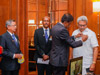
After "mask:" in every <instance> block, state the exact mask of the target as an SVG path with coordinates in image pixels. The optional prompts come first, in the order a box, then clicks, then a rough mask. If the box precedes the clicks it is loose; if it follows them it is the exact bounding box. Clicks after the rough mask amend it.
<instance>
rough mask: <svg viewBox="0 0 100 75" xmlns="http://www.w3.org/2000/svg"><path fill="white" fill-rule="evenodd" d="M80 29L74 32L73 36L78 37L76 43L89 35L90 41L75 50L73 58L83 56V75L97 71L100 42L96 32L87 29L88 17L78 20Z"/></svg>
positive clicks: (81, 17)
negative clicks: (99, 44)
mask: <svg viewBox="0 0 100 75" xmlns="http://www.w3.org/2000/svg"><path fill="white" fill-rule="evenodd" d="M77 23H78V27H79V29H77V30H75V31H74V32H73V34H72V35H73V36H75V35H76V36H77V38H76V39H75V40H76V41H78V40H80V39H82V38H81V37H80V36H83V35H88V39H87V40H86V41H85V42H83V46H81V47H77V48H74V49H73V58H76V57H80V56H83V71H82V75H85V74H86V73H87V72H92V71H94V69H95V64H96V59H97V55H98V41H97V38H96V34H95V32H93V31H92V30H90V29H89V28H87V23H88V19H87V17H86V16H80V17H79V18H78V19H77Z"/></svg>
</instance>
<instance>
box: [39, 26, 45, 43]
mask: <svg viewBox="0 0 100 75" xmlns="http://www.w3.org/2000/svg"><path fill="white" fill-rule="evenodd" d="M40 34H41V35H40V36H41V39H43V40H44V41H45V43H46V39H45V33H44V30H43V28H41V31H40Z"/></svg>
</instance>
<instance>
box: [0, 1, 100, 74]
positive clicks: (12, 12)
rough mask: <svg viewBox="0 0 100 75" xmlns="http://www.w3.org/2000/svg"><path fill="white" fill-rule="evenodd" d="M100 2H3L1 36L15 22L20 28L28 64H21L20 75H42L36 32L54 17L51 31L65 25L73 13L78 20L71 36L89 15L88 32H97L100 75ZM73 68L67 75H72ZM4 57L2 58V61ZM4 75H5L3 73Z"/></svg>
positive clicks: (19, 33) (73, 25)
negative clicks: (80, 19) (46, 19)
mask: <svg viewBox="0 0 100 75" xmlns="http://www.w3.org/2000/svg"><path fill="white" fill-rule="evenodd" d="M94 2H100V0H0V35H2V34H3V33H5V32H6V27H5V22H6V20H8V19H14V20H15V21H16V23H17V24H16V25H17V31H16V34H17V35H18V37H19V40H20V49H21V51H22V53H23V54H24V59H25V62H24V63H23V64H21V69H20V71H19V75H38V72H37V66H36V61H34V59H33V58H34V53H35V52H36V49H35V47H34V32H35V30H36V29H38V28H41V27H43V25H42V18H43V17H44V16H49V17H50V28H52V27H53V26H55V24H57V23H58V22H61V17H62V16H63V14H65V13H70V14H71V15H72V16H73V17H74V20H73V22H72V23H71V26H70V27H69V28H68V31H69V33H70V35H72V32H73V31H74V30H76V29H77V28H78V26H77V18H78V17H79V16H82V15H85V16H87V18H88V28H89V29H91V30H92V31H94V32H95V34H96V37H97V40H98V43H99V49H98V57H97V61H96V68H95V71H94V72H95V75H100V69H99V67H100V5H99V6H98V4H96V6H94V5H93V3H94ZM71 49H72V48H70V50H69V64H68V68H67V69H68V71H66V75H69V70H70V69H69V68H70V55H71ZM1 59H2V57H0V60H1ZM0 75H1V71H0Z"/></svg>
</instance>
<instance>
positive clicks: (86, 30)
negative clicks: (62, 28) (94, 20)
mask: <svg viewBox="0 0 100 75" xmlns="http://www.w3.org/2000/svg"><path fill="white" fill-rule="evenodd" d="M78 31H79V32H80V30H79V29H78ZM83 32H88V28H86V29H85V30H84V31H83Z"/></svg>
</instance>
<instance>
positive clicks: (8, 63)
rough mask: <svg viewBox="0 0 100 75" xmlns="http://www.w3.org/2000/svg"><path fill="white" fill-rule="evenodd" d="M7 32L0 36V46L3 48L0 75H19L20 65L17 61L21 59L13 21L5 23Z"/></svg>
mask: <svg viewBox="0 0 100 75" xmlns="http://www.w3.org/2000/svg"><path fill="white" fill-rule="evenodd" d="M6 28H7V32H6V33H4V34H3V35H2V36H1V46H2V47H3V53H2V60H1V69H2V75H19V69H20V64H19V63H18V59H21V58H22V54H21V51H20V45H19V39H18V36H17V35H15V34H14V32H15V31H16V28H17V27H16V22H15V20H8V21H6Z"/></svg>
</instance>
